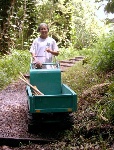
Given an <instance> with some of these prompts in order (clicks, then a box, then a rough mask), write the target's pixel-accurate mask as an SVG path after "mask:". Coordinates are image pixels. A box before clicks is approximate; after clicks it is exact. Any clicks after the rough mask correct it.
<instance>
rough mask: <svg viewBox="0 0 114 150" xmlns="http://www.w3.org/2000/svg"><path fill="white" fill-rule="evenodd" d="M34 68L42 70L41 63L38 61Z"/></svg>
mask: <svg viewBox="0 0 114 150" xmlns="http://www.w3.org/2000/svg"><path fill="white" fill-rule="evenodd" d="M36 68H37V69H42V63H40V62H39V61H37V62H36Z"/></svg>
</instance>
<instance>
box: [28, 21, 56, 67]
mask: <svg viewBox="0 0 114 150" xmlns="http://www.w3.org/2000/svg"><path fill="white" fill-rule="evenodd" d="M38 32H40V36H39V37H38V38H36V39H35V40H34V41H33V43H32V46H31V48H30V52H31V54H32V57H33V62H35V63H36V65H37V68H42V63H51V62H52V57H53V55H54V56H58V54H59V50H58V46H57V43H56V41H55V40H54V39H53V38H52V37H49V36H48V32H49V28H48V25H47V24H46V23H41V24H40V25H39V27H38ZM45 68H47V69H48V68H50V67H49V66H48V65H47V66H45Z"/></svg>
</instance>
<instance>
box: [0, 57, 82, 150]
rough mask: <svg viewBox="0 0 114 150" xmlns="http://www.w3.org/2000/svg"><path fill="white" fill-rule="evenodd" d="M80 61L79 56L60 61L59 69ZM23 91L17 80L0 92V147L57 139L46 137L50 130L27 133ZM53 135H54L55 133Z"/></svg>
mask: <svg viewBox="0 0 114 150" xmlns="http://www.w3.org/2000/svg"><path fill="white" fill-rule="evenodd" d="M81 60H83V57H81V56H80V57H75V58H72V59H69V60H63V61H60V67H61V69H62V71H63V72H64V71H65V70H66V68H69V67H71V66H73V65H74V64H75V63H76V62H77V61H81ZM28 76H29V75H28ZM28 76H27V77H28ZM25 89H26V85H25V84H24V83H22V82H21V81H20V80H19V81H16V82H13V83H12V84H11V85H9V86H8V87H6V89H4V90H2V91H1V92H0V102H1V105H0V110H1V115H0V116H1V117H0V124H1V127H0V146H3V145H7V146H12V147H15V146H19V144H20V143H23V144H29V143H30V142H32V143H37V144H46V143H50V142H55V141H56V140H55V139H57V138H56V137H55V136H54V138H53V136H52V137H51V136H49V137H47V135H48V133H49V134H50V131H51V130H50V131H49V132H48V133H46V134H45V135H43V136H42V135H40V136H39V135H38V136H35V135H32V134H30V133H28V132H27V100H26V98H27V97H26V90H25ZM54 134H55V135H56V134H57V132H55V133H54ZM50 137H51V138H50Z"/></svg>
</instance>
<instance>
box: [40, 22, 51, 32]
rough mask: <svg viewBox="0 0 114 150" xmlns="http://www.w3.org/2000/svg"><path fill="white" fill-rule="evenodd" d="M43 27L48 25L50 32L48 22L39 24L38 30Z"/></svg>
mask: <svg viewBox="0 0 114 150" xmlns="http://www.w3.org/2000/svg"><path fill="white" fill-rule="evenodd" d="M42 27H46V28H47V29H48V32H49V27H48V25H47V24H46V23H40V25H39V26H38V32H40V30H41V28H42Z"/></svg>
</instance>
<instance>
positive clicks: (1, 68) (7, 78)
mask: <svg viewBox="0 0 114 150" xmlns="http://www.w3.org/2000/svg"><path fill="white" fill-rule="evenodd" d="M29 65H30V54H29V52H28V51H19V50H18V51H13V53H12V54H10V55H6V56H3V57H2V58H1V59H0V76H1V78H0V90H2V89H3V88H4V87H6V86H7V85H8V84H9V83H11V82H12V81H13V80H16V79H17V77H18V74H19V72H24V73H26V72H28V71H29Z"/></svg>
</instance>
